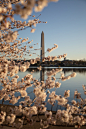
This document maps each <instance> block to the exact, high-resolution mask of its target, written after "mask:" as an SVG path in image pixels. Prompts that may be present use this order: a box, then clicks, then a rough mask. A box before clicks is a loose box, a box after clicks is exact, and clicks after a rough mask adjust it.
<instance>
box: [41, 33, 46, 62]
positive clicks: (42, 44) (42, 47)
mask: <svg viewBox="0 0 86 129" xmlns="http://www.w3.org/2000/svg"><path fill="white" fill-rule="evenodd" d="M44 57H45V54H44V32H43V31H42V33H41V55H40V61H41V62H42V60H43V58H44Z"/></svg>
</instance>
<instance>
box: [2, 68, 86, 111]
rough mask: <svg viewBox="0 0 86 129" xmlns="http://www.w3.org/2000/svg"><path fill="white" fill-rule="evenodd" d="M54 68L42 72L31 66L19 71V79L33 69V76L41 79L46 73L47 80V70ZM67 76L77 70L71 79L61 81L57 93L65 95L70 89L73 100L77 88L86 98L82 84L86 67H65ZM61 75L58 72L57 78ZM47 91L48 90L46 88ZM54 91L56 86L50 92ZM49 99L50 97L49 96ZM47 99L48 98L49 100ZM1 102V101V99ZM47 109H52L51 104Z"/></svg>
mask: <svg viewBox="0 0 86 129" xmlns="http://www.w3.org/2000/svg"><path fill="white" fill-rule="evenodd" d="M51 69H52V68H44V69H43V70H42V72H41V73H40V72H39V71H38V70H37V69H36V68H30V69H28V70H27V71H26V72H19V73H18V75H19V79H18V81H19V80H21V78H23V77H24V76H25V75H26V74H28V73H29V74H30V73H31V71H32V70H34V73H33V77H34V78H36V79H39V78H40V75H41V74H42V75H44V78H42V79H44V80H46V78H47V76H46V72H47V71H50V70H51ZM54 69H55V68H54ZM62 72H63V73H64V75H65V76H67V75H70V74H71V73H72V72H76V74H77V75H76V77H73V78H71V79H69V80H66V81H60V83H61V87H60V88H57V90H56V94H57V95H62V96H63V95H64V91H65V90H70V97H69V98H68V100H69V101H71V100H72V99H74V91H75V90H76V89H77V90H78V91H79V92H80V93H81V96H82V98H86V96H85V95H84V92H83V88H82V85H83V84H85V85H86V68H85V67H84V68H81V67H80V68H78V67H77V68H63V71H62ZM60 76H61V75H60V73H57V74H56V78H59V77H60ZM56 81H58V79H57V80H56ZM1 88H2V87H0V90H1ZM31 91H33V87H29V88H27V92H28V93H29V92H31ZM46 91H47V90H46ZM52 91H55V88H53V89H50V92H52ZM18 95H20V93H15V96H18ZM29 96H30V98H31V99H34V97H35V96H34V93H31V94H29ZM47 99H48V97H47ZM47 99H46V100H47ZM23 100H24V99H23V98H21V99H20V100H19V101H18V103H16V104H15V105H19V102H20V101H23ZM0 103H1V101H0ZM4 104H9V101H5V102H4ZM46 106H47V109H48V110H50V109H51V105H50V104H47V105H46ZM53 110H56V105H55V106H54V107H53Z"/></svg>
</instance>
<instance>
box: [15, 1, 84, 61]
mask: <svg viewBox="0 0 86 129" xmlns="http://www.w3.org/2000/svg"><path fill="white" fill-rule="evenodd" d="M39 14H41V16H40V17H39V20H40V21H47V24H44V23H40V24H37V26H36V31H35V32H34V33H30V28H28V29H26V30H23V31H21V32H19V35H20V36H19V37H22V38H27V37H29V40H32V39H33V42H32V43H31V44H32V45H33V44H35V43H38V45H37V46H34V48H40V46H41V32H42V31H43V32H44V41H45V44H44V45H45V52H46V51H47V49H48V48H52V47H53V46H54V44H57V45H58V48H57V49H56V50H54V51H52V52H51V53H48V52H46V54H45V56H48V55H50V56H58V55H63V54H64V53H67V57H66V58H67V59H70V60H81V59H86V0H59V2H50V3H49V4H48V6H47V7H45V8H44V9H43V10H42V11H41V12H34V11H33V13H32V15H35V16H39ZM15 18H16V20H22V19H21V18H20V17H19V16H15ZM29 19H30V17H28V19H27V20H26V21H28V20H29ZM22 21H24V20H22ZM28 50H29V47H28ZM36 53H37V54H39V55H40V51H37V52H36ZM36 57H37V55H33V56H32V57H29V56H26V59H31V58H36Z"/></svg>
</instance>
